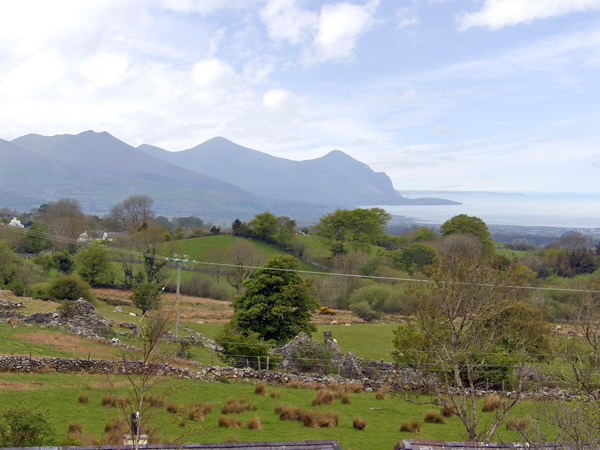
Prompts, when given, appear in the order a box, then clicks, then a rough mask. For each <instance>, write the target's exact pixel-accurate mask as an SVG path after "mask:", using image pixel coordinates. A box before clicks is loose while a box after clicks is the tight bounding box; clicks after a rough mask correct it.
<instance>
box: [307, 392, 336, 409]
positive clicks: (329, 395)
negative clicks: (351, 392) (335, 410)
mask: <svg viewBox="0 0 600 450" xmlns="http://www.w3.org/2000/svg"><path fill="white" fill-rule="evenodd" d="M333 398H334V395H333V391H330V390H329V389H321V390H320V391H319V392H317V395H316V396H315V398H314V399H313V401H312V405H313V406H319V405H331V404H332V403H333Z"/></svg>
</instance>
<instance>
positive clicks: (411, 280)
mask: <svg viewBox="0 0 600 450" xmlns="http://www.w3.org/2000/svg"><path fill="white" fill-rule="evenodd" d="M0 229H5V230H8V231H14V232H20V233H23V234H26V233H28V231H29V230H25V229H23V228H20V227H13V226H9V225H7V224H0ZM33 233H36V234H35V236H37V237H44V238H45V239H48V240H54V241H58V242H62V243H68V244H74V245H78V246H87V245H89V244H90V243H89V242H78V241H77V240H76V239H72V238H64V237H61V236H57V235H52V234H49V233H45V232H40V231H35V230H34V231H33ZM107 248H108V249H109V250H111V251H112V252H116V253H121V254H126V255H128V256H138V257H144V256H154V257H155V258H157V259H160V260H166V261H171V259H172V258H169V257H165V256H160V255H152V254H148V253H142V252H137V251H134V250H128V249H123V248H119V247H115V246H108V247H107ZM184 262H185V263H187V264H192V265H206V266H214V267H227V268H235V269H248V270H255V269H261V270H270V271H274V272H294V273H300V274H305V275H320V276H332V277H346V278H358V279H370V280H385V281H399V282H408V283H436V281H434V280H430V279H418V278H405V277H383V276H375V275H358V274H348V273H340V272H318V271H312V270H295V269H283V268H275V267H262V266H254V265H243V264H228V263H218V262H211V261H197V260H185V261H184ZM182 268H183V269H185V270H194V269H190V268H189V267H187V266H185V265H183V266H182ZM451 284H460V285H465V286H480V287H498V288H505V289H522V290H531V291H553V292H573V293H591V294H600V290H594V289H573V288H559V287H553V286H518V285H494V284H489V283H461V282H456V283H451Z"/></svg>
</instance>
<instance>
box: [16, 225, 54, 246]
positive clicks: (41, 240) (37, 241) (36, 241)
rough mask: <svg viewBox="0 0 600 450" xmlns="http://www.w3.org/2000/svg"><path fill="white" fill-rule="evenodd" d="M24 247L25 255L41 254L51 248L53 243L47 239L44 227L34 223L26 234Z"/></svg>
mask: <svg viewBox="0 0 600 450" xmlns="http://www.w3.org/2000/svg"><path fill="white" fill-rule="evenodd" d="M22 245H23V250H24V251H25V253H39V252H41V251H42V250H46V249H47V248H49V247H50V245H51V243H50V241H49V240H48V239H46V229H45V228H44V226H43V225H42V224H41V223H34V224H33V225H31V226H30V227H29V228H28V229H27V231H26V232H25V237H24V239H23V243H22Z"/></svg>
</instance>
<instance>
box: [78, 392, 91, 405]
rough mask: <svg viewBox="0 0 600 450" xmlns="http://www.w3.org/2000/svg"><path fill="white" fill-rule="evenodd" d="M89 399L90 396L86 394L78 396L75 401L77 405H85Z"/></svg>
mask: <svg viewBox="0 0 600 450" xmlns="http://www.w3.org/2000/svg"><path fill="white" fill-rule="evenodd" d="M89 399H90V396H89V395H87V394H79V397H78V398H77V401H78V402H79V403H87V402H88V401H89Z"/></svg>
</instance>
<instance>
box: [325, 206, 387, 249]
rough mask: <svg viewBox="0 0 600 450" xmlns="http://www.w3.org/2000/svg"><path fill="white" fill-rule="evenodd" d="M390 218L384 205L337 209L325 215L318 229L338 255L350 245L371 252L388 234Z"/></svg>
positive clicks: (350, 247)
mask: <svg viewBox="0 0 600 450" xmlns="http://www.w3.org/2000/svg"><path fill="white" fill-rule="evenodd" d="M390 219H391V216H390V215H389V214H388V213H387V212H386V211H384V210H383V209H381V208H371V209H363V208H356V209H353V210H348V209H336V210H335V211H334V212H332V213H329V214H326V215H324V216H322V217H321V218H320V219H319V223H317V224H316V225H315V227H314V229H315V230H316V233H317V236H318V237H319V239H321V240H322V241H323V242H325V243H326V244H327V245H328V246H329V249H330V250H331V253H332V255H334V256H336V255H339V254H342V253H346V252H348V250H350V249H353V250H359V251H363V252H369V251H370V250H371V245H373V244H375V243H376V242H377V240H378V239H380V238H381V237H382V236H383V235H384V230H385V227H386V225H387V223H388V222H389V220H390Z"/></svg>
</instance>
